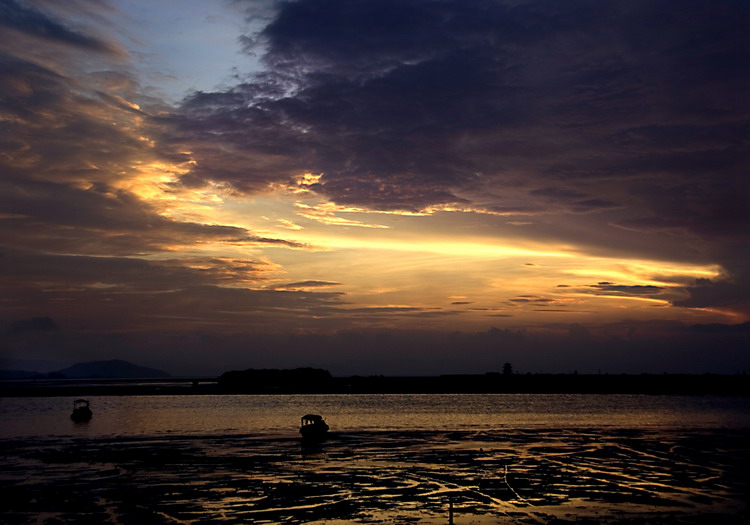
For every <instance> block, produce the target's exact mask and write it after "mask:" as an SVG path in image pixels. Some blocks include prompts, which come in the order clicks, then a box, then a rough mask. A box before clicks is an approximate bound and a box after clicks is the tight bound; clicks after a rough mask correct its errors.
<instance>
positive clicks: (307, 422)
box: [299, 414, 328, 441]
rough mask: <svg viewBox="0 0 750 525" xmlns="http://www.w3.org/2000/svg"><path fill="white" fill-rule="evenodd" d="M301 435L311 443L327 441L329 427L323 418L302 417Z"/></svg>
mask: <svg viewBox="0 0 750 525" xmlns="http://www.w3.org/2000/svg"><path fill="white" fill-rule="evenodd" d="M299 433H300V434H302V439H305V440H309V441H317V440H321V439H325V437H326V436H327V435H328V425H327V424H326V422H325V421H324V420H323V417H322V416H319V415H317V414H307V415H306V416H302V426H300V427H299Z"/></svg>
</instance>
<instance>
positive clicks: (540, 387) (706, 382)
mask: <svg viewBox="0 0 750 525" xmlns="http://www.w3.org/2000/svg"><path fill="white" fill-rule="evenodd" d="M224 394H250V395H259V394H262V395H273V394H643V395H696V396H700V395H731V396H747V395H750V380H748V376H747V375H746V374H736V375H721V374H639V375H630V374H619V375H616V374H596V375H593V374H591V375H587V374H580V375H579V374H527V375H503V374H495V373H488V374H481V375H480V374H476V375H468V374H467V375H444V376H432V377H431V376H418V377H385V376H369V377H365V376H351V377H331V378H329V379H327V380H326V381H323V382H317V383H316V382H304V383H294V382H279V383H265V384H257V383H252V382H246V383H232V384H226V383H222V381H221V379H220V378H214V377H167V378H158V379H103V378H91V379H45V378H39V379H12V380H2V381H0V398H2V397H53V396H73V397H81V396H109V395H111V396H123V395H224Z"/></svg>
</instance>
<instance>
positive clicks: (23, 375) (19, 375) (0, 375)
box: [0, 370, 39, 379]
mask: <svg viewBox="0 0 750 525" xmlns="http://www.w3.org/2000/svg"><path fill="white" fill-rule="evenodd" d="M38 375H39V372H31V371H29V370H0V379H31V378H33V377H36V376H38Z"/></svg>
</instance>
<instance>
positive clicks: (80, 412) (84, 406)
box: [70, 399, 94, 423]
mask: <svg viewBox="0 0 750 525" xmlns="http://www.w3.org/2000/svg"><path fill="white" fill-rule="evenodd" d="M93 415H94V414H93V412H91V408H89V400H88V399H76V400H75V401H73V413H72V414H70V419H72V420H73V421H75V422H76V423H82V422H83V421H89V420H90V419H91V417H92V416H93Z"/></svg>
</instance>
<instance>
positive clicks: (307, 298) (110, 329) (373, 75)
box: [0, 0, 750, 375]
mask: <svg viewBox="0 0 750 525" xmlns="http://www.w3.org/2000/svg"><path fill="white" fill-rule="evenodd" d="M0 34H1V35H2V38H0V68H1V69H2V74H0V130H2V131H1V132H0V186H1V188H0V270H1V271H0V345H2V357H1V358H0V368H6V369H27V370H28V369H30V370H39V371H49V370H54V369H57V368H63V367H65V366H69V365H70V364H73V363H76V362H83V361H94V360H108V359H125V360H129V361H132V362H135V363H137V364H140V365H144V366H153V367H156V368H160V369H165V370H167V371H170V372H171V373H173V374H176V375H191V374H203V375H212V374H219V373H221V372H223V371H226V370H230V369H245V368H269V367H276V368H289V367H303V366H304V367H306V366H312V367H320V368H326V369H328V370H330V371H331V372H332V373H333V374H334V375H351V374H358V375H375V374H386V375H432V374H450V373H484V372H492V371H500V370H502V367H503V364H504V363H506V362H510V363H511V364H512V365H513V368H514V370H516V371H517V372H521V373H525V372H531V373H539V372H554V373H570V372H573V371H578V372H580V373H663V372H668V373H704V372H710V373H744V372H745V371H747V369H748V368H749V367H750V264H749V263H750V173H748V169H749V167H750V155H749V152H750V97H748V95H747V94H748V92H750V4H748V3H747V2H744V1H740V0H711V1H708V0H627V1H620V0H611V1H606V2H602V1H594V0H566V1H565V2H556V1H549V0H544V1H542V0H476V1H472V2H465V1H464V0H294V1H274V0H214V1H205V0H160V1H158V2H154V1H152V0H6V1H4V2H3V3H2V4H1V5H0Z"/></svg>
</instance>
